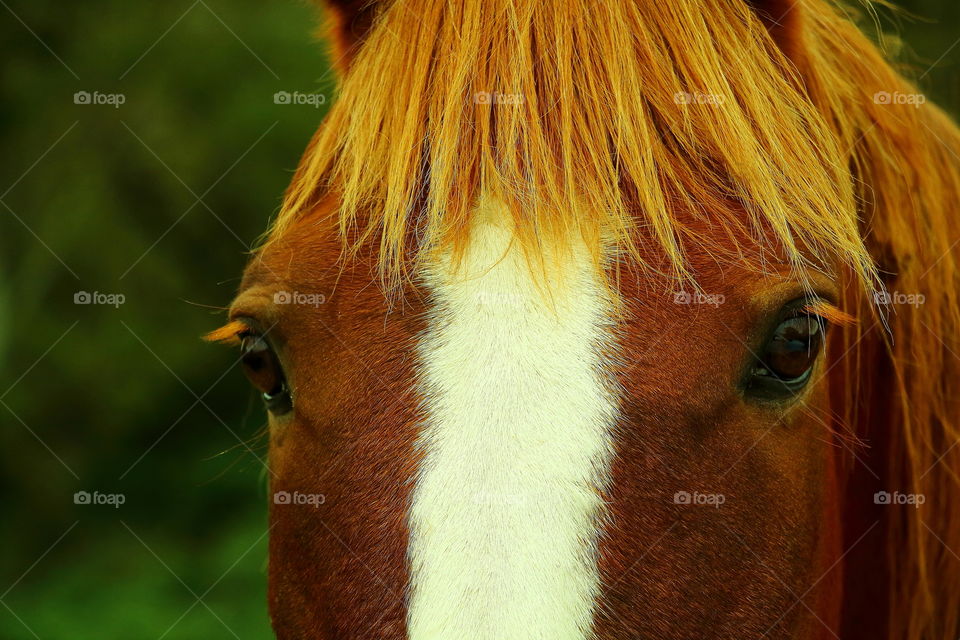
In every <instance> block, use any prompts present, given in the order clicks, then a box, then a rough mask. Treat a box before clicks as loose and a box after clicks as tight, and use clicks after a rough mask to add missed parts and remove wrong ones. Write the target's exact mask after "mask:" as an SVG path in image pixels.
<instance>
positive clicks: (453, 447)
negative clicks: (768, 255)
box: [231, 205, 840, 638]
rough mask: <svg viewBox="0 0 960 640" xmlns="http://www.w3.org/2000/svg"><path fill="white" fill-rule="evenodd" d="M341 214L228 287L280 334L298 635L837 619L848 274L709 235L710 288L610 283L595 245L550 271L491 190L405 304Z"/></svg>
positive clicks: (283, 619)
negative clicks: (787, 267)
mask: <svg viewBox="0 0 960 640" xmlns="http://www.w3.org/2000/svg"><path fill="white" fill-rule="evenodd" d="M493 208H494V209H495V207H493ZM326 209H329V205H328V206H327V207H326ZM326 213H327V211H326V210H324V208H321V210H318V211H317V212H316V213H315V214H314V215H312V216H310V217H307V218H305V219H303V220H302V221H300V222H299V223H298V224H297V225H295V226H294V227H293V228H291V229H290V230H289V231H287V232H286V233H285V234H284V236H283V237H282V238H280V239H279V240H278V241H277V242H275V243H273V244H271V245H269V246H268V247H267V248H266V249H265V250H264V251H263V252H261V253H260V254H259V255H257V256H256V257H255V259H254V261H253V262H252V264H251V265H250V266H249V267H248V269H247V272H246V277H245V280H244V284H243V288H242V292H241V294H240V295H239V297H238V298H237V300H236V301H235V303H234V305H233V307H232V311H231V317H232V318H233V319H234V320H239V321H242V322H243V323H244V324H245V325H246V326H247V327H249V329H248V332H249V333H250V334H253V335H262V336H264V338H263V340H265V341H266V343H268V344H265V343H264V342H261V341H257V340H251V341H250V343H249V344H250V345H255V348H254V349H253V350H254V351H257V352H259V356H260V357H258V358H254V361H253V362H252V365H253V366H251V363H248V367H247V368H248V373H250V375H251V379H252V380H253V381H254V383H255V385H257V387H258V388H260V389H261V390H265V389H266V390H268V391H273V392H274V393H273V395H272V396H271V398H270V399H269V400H268V409H270V455H269V461H270V467H271V474H270V480H271V495H272V496H273V499H272V503H271V507H270V520H271V527H272V529H271V543H270V609H271V615H272V618H273V623H274V626H275V629H276V630H277V633H278V635H279V636H280V637H283V638H301V637H302V638H307V637H310V638H372V637H378V638H379V637H383V638H402V637H411V638H421V637H444V638H446V637H476V638H485V637H495V636H494V635H489V634H490V633H496V634H498V635H496V637H516V638H528V637H530V638H533V637H565V638H566V637H570V638H574V637H590V634H591V633H592V634H594V637H598V638H636V637H643V638H646V637H651V638H653V637H657V638H692V637H697V638H727V637H748V636H755V635H756V636H761V635H763V634H766V635H768V636H770V637H791V638H808V637H810V638H812V637H821V635H822V634H827V635H828V636H829V632H828V630H827V628H828V627H835V626H836V617H837V602H838V601H839V599H838V598H836V597H835V596H836V589H837V585H838V584H839V581H840V576H839V575H838V572H837V571H836V570H835V569H833V567H832V565H833V564H834V563H835V561H836V560H837V559H838V556H839V553H840V552H839V548H838V545H839V541H838V540H836V539H835V536H834V535H833V532H834V531H836V530H837V514H836V513H835V511H834V505H835V503H836V501H835V500H833V499H831V493H832V492H833V490H834V489H833V487H834V478H833V473H832V468H833V467H832V459H833V447H832V445H831V443H832V434H831V432H830V428H829V427H828V426H827V425H828V424H829V423H830V421H829V419H828V416H829V415H830V404H829V397H828V395H829V394H828V389H827V387H826V383H825V375H826V372H827V370H828V369H829V367H830V364H829V362H828V359H827V356H826V354H825V353H823V351H824V350H825V345H824V344H823V343H824V342H825V340H823V339H822V335H820V334H817V332H819V331H823V330H825V329H826V324H828V323H821V322H819V321H818V320H817V321H811V320H810V319H811V318H813V316H814V315H815V312H814V311H810V309H816V308H817V306H816V305H824V304H825V303H829V301H831V300H834V299H836V296H837V294H838V292H837V290H836V284H835V282H833V281H832V280H830V279H827V278H825V277H823V276H818V275H813V276H812V278H813V280H812V283H808V284H807V285H806V286H801V283H799V282H796V281H794V280H792V279H791V278H790V276H789V274H788V273H787V272H786V271H785V272H784V273H779V274H778V273H777V272H776V270H775V269H768V271H767V273H766V274H765V275H759V274H758V273H757V271H756V270H753V269H748V268H746V267H744V266H738V265H737V263H724V262H722V261H718V260H717V259H716V257H715V256H713V257H708V256H699V257H697V256H693V257H692V261H691V267H692V270H693V271H694V273H695V276H696V279H697V283H698V285H699V287H700V289H699V290H698V291H695V290H693V289H691V288H689V287H688V288H687V290H685V291H683V290H678V288H677V286H676V285H675V284H672V283H671V282H670V281H668V280H667V279H666V278H662V279H661V278H658V277H655V276H652V275H650V273H649V272H647V273H645V275H644V276H642V277H640V276H638V275H636V274H637V273H639V271H632V270H630V269H627V270H626V271H624V272H622V273H621V274H620V276H619V277H618V278H613V277H611V282H616V283H617V284H616V287H615V289H616V290H615V291H613V292H612V293H611V292H609V291H608V290H607V288H606V287H604V286H603V284H602V282H601V280H602V278H601V277H600V276H598V274H596V273H595V271H594V270H593V269H592V267H591V266H590V265H589V260H586V259H584V256H583V254H582V253H578V251H577V248H576V247H574V248H573V249H572V250H571V251H568V252H563V253H560V252H558V254H557V256H554V257H552V258H556V259H552V258H551V260H550V261H549V264H552V265H554V266H552V267H550V269H552V270H553V273H555V274H558V275H556V277H555V278H553V277H552V276H549V275H548V276H547V278H546V279H545V280H542V281H540V280H536V279H535V278H533V276H531V275H530V273H531V272H530V271H529V268H528V267H529V264H528V262H527V261H526V260H525V259H523V258H522V257H521V256H518V255H517V252H516V250H515V248H513V247H512V244H511V242H510V240H509V231H508V230H505V228H504V225H501V224H498V223H497V221H496V215H495V212H494V213H491V214H490V215H485V216H482V217H483V219H484V220H487V221H488V222H487V223H484V225H481V226H479V227H478V228H476V229H475V230H474V232H473V234H472V236H471V237H472V239H471V241H470V246H468V248H467V250H466V253H465V256H464V258H463V259H462V261H461V263H459V264H458V265H457V266H454V265H453V264H452V263H450V262H444V261H443V260H442V259H440V260H438V261H437V262H436V264H434V265H433V266H431V267H427V268H425V269H424V272H423V274H422V276H421V277H420V278H419V280H418V281H417V282H416V283H414V284H413V285H411V286H410V287H408V289H407V290H406V291H404V293H403V297H402V300H400V301H394V302H393V303H391V302H390V301H388V299H387V298H386V297H385V296H384V294H383V292H382V290H381V289H380V288H379V287H378V286H377V284H376V281H375V274H374V270H373V268H372V263H371V262H370V261H368V260H366V258H365V257H363V256H361V257H359V258H358V259H356V260H353V261H350V262H349V263H346V264H342V263H341V262H340V261H339V259H340V257H341V253H340V250H341V246H340V241H339V239H338V237H337V235H336V233H335V230H334V229H333V228H332V227H331V226H330V225H329V223H327V222H325V220H326V216H325V214H326ZM491 220H492V222H490V221H491ZM703 233H704V234H709V233H710V231H709V230H708V229H704V230H703ZM653 260H654V258H653V256H651V261H653ZM813 298H816V300H814V299H813ZM828 315H829V314H828ZM812 334H817V335H816V336H813V335H812ZM804 341H806V342H804ZM801 343H802V345H801ZM798 345H801V346H803V345H806V346H804V347H803V348H804V349H807V351H806V352H805V353H804V352H801V351H802V350H801V351H798V348H799V347H798ZM785 346H786V347H789V348H791V349H792V350H793V351H792V352H791V353H789V354H787V355H786V356H784V351H783V349H784V348H785ZM264 349H269V351H268V353H269V354H272V355H269V356H264V353H263V351H264ZM264 371H267V373H264ZM770 375H773V376H774V378H777V376H779V377H780V378H782V380H776V379H774V380H772V381H771V379H770V377H769V376H770ZM265 376H266V382H265V381H264V377H265ZM281 376H282V378H283V380H285V388H281V387H282V386H283V385H280V382H279V379H280V377H281ZM801 378H803V379H802V380H801V381H800V382H797V381H796V380H797V379H801ZM270 387H272V389H268V388H270ZM285 393H289V401H285V400H284V399H283V398H282V397H281V398H278V397H277V396H278V395H282V394H285ZM485 633H486V634H488V635H484V634H485ZM503 634H506V635H503Z"/></svg>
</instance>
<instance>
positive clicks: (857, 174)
mask: <svg viewBox="0 0 960 640" xmlns="http://www.w3.org/2000/svg"><path fill="white" fill-rule="evenodd" d="M405 5H406V3H404V2H399V1H398V2H392V1H391V2H384V3H383V8H382V9H381V10H380V12H379V14H378V16H377V19H376V20H375V21H374V24H373V27H372V29H371V31H370V33H369V34H368V35H367V36H366V38H365V41H364V43H363V46H362V47H360V48H359V49H358V51H357V52H356V57H355V59H354V60H353V61H352V63H351V65H350V68H349V70H348V71H346V73H345V75H344V77H343V79H342V83H341V87H340V95H339V97H338V99H337V101H336V103H335V104H334V105H333V106H332V108H331V110H330V112H329V114H328V115H327V117H326V119H325V121H324V123H323V125H322V126H321V127H320V129H319V131H318V133H317V134H316V136H315V138H314V140H313V141H312V142H311V145H310V147H309V149H308V150H307V152H306V154H305V156H304V158H303V160H302V162H301V165H300V167H299V169H298V171H297V174H296V176H295V178H294V180H293V182H292V184H291V186H290V189H289V191H288V193H287V197H286V200H285V203H284V207H283V210H282V212H281V214H280V216H279V218H278V220H277V221H276V224H275V226H274V228H273V230H272V233H271V238H274V239H275V238H278V237H280V236H282V235H283V233H284V231H285V230H286V229H288V228H289V227H290V226H291V225H292V224H293V223H294V222H295V221H296V220H298V219H299V218H300V217H301V216H303V215H304V214H305V213H306V212H308V211H310V210H312V209H313V208H314V207H315V206H316V205H317V203H318V202H319V201H320V200H321V199H322V198H324V197H326V196H327V195H331V194H332V195H335V197H336V198H338V199H339V201H340V206H339V207H338V209H337V211H336V216H337V220H338V222H339V229H340V232H341V235H342V238H343V242H344V248H345V252H346V255H350V254H351V253H354V252H356V251H357V250H359V249H360V248H361V247H365V246H372V247H373V249H374V250H375V253H374V255H376V256H377V259H378V263H379V268H380V273H381V276H382V278H383V279H384V281H385V282H386V284H387V285H388V287H396V286H397V285H399V284H401V283H402V282H404V281H405V280H406V279H407V277H408V276H409V275H410V274H413V273H416V271H417V268H418V265H419V264H420V263H421V262H422V261H423V260H426V259H430V258H431V256H433V255H434V254H435V252H437V251H439V250H441V249H446V248H450V247H453V248H454V250H455V253H456V252H457V251H461V250H462V248H463V247H464V244H465V239H466V235H467V233H468V229H469V224H470V217H471V212H472V211H473V208H474V205H475V203H476V202H477V200H478V198H479V197H480V195H481V194H490V195H492V196H493V197H496V198H498V199H499V200H501V201H502V202H504V203H505V204H506V205H507V207H508V208H509V210H510V211H511V212H512V215H513V218H514V222H515V234H516V238H517V239H518V241H519V242H521V243H522V246H523V247H524V249H525V250H526V252H527V254H528V255H530V256H538V255H541V253H542V252H541V251H540V247H541V243H544V242H547V241H549V242H550V243H558V242H559V243H561V244H562V243H563V242H565V241H568V239H569V238H571V237H572V236H573V235H574V234H576V235H578V236H580V237H582V238H584V239H586V241H587V245H588V246H590V247H592V248H594V250H595V258H596V260H597V263H598V266H599V263H600V259H601V257H600V256H601V248H602V246H605V244H606V243H614V244H615V245H616V246H617V247H618V248H619V250H620V251H621V252H622V253H623V254H625V255H629V256H632V257H633V259H634V260H635V261H636V262H637V263H639V264H641V265H642V264H644V260H645V256H649V255H650V253H651V250H655V251H656V252H658V253H660V254H663V255H664V256H666V258H667V259H668V261H669V264H670V265H672V269H673V271H674V273H675V274H676V275H677V276H681V277H683V276H686V275H689V274H688V271H687V261H686V256H688V255H690V254H691V253H693V252H696V251H703V250H712V249H713V247H707V246H705V245H704V242H705V241H704V240H703V239H702V238H700V237H698V236H697V234H696V233H695V228H696V226H697V225H696V224H694V223H698V222H702V223H704V224H708V223H709V224H712V225H721V226H726V227H727V228H729V229H731V230H737V231H739V232H745V233H740V234H737V233H730V234H729V235H730V238H731V242H733V240H732V238H734V237H737V236H738V235H740V236H742V237H748V238H751V241H752V242H755V243H758V244H761V245H766V246H769V247H770V248H771V249H774V250H775V251H776V252H777V253H778V254H779V255H785V256H786V259H787V260H788V261H789V262H790V263H791V264H792V265H794V266H795V267H796V268H797V270H798V272H802V271H803V270H804V269H807V268H811V267H813V268H822V266H823V265H833V266H839V267H840V268H841V271H842V272H843V273H846V274H848V275H849V278H850V281H851V285H850V286H848V287H847V289H846V292H845V296H846V300H845V301H844V303H845V306H846V308H847V309H849V310H851V311H854V312H856V313H858V314H859V315H860V316H861V318H871V317H874V318H878V319H879V318H880V315H874V314H885V313H886V311H885V310H883V309H880V310H879V311H878V310H877V305H876V304H874V302H875V300H874V296H873V286H874V284H875V283H877V282H879V281H880V280H881V279H883V280H884V281H885V282H886V286H887V287H888V288H889V289H890V290H891V291H894V290H895V291H899V292H905V293H921V294H923V295H924V296H925V300H926V301H925V304H924V305H923V306H922V307H920V308H909V309H908V308H897V309H896V313H891V314H889V318H886V319H885V321H886V322H888V323H889V326H890V335H892V339H885V338H882V337H881V336H883V335H885V332H883V331H877V330H874V331H873V332H870V331H869V325H870V323H869V322H861V323H860V325H859V326H860V327H861V328H860V329H854V328H849V329H844V331H845V333H844V336H845V340H846V341H847V346H849V347H850V348H851V349H852V351H851V352H850V354H848V355H847V357H846V358H845V359H844V362H843V366H842V367H837V369H836V371H835V372H834V373H833V374H832V375H838V376H839V375H843V376H845V378H844V379H845V381H846V384H847V385H848V387H849V393H848V398H847V403H846V404H847V406H846V407H844V408H843V409H844V413H845V418H846V420H847V421H848V422H849V424H858V420H861V417H862V416H861V417H858V414H857V411H858V410H859V407H860V405H861V404H862V399H863V398H864V397H867V396H865V395H864V394H866V393H867V390H869V388H870V387H871V385H872V384H875V383H877V382H878V381H879V380H880V379H881V378H883V377H886V378H887V379H892V380H893V381H894V382H893V385H894V387H893V388H894V389H895V390H896V397H895V398H892V399H889V398H888V399H886V400H885V401H888V402H890V406H889V408H888V411H887V412H886V414H885V415H884V417H883V420H884V424H885V426H884V428H882V429H881V428H877V425H874V426H873V428H872V435H871V437H872V438H874V439H876V438H877V437H878V435H882V436H884V437H887V438H889V447H890V455H891V458H892V460H891V468H890V469H889V474H890V475H889V477H890V478H891V479H892V480H891V481H892V482H894V483H896V484H895V486H891V487H890V489H889V490H891V491H892V490H894V489H896V490H899V491H902V492H913V493H924V494H925V495H926V497H927V501H926V504H925V505H924V506H923V507H921V508H920V509H912V508H911V509H891V510H890V512H889V513H890V516H889V517H890V518H891V521H890V523H889V531H888V536H889V539H890V544H891V546H890V558H889V562H890V566H891V567H892V584H893V585H894V586H893V589H894V593H892V594H891V606H892V610H891V611H890V613H889V615H890V634H891V635H890V637H891V638H896V639H897V640H903V639H905V638H906V639H913V640H916V639H920V638H938V639H943V638H955V637H956V634H957V633H958V627H960V618H958V616H960V561H958V558H957V557H956V554H955V553H954V551H951V550H950V549H949V548H948V547H947V546H946V545H948V544H954V543H960V508H953V507H954V505H957V504H960V478H958V475H957V470H958V469H960V447H956V448H953V447H952V445H953V444H954V443H956V442H957V440H958V437H960V429H958V423H960V420H958V418H960V408H958V407H960V394H958V391H960V356H958V354H960V337H958V327H960V297H958V296H960V273H958V263H957V258H958V252H957V250H956V247H955V246H954V245H955V244H956V243H953V244H951V240H950V238H951V236H956V233H957V228H958V224H960V219H958V216H957V204H956V202H957V199H958V196H960V160H958V153H960V133H958V130H957V128H956V127H955V125H954V124H953V123H952V122H950V121H949V119H948V118H947V117H945V116H944V115H943V114H942V113H941V112H940V111H939V110H938V109H937V108H936V107H934V106H932V105H930V104H924V105H920V106H919V107H918V106H917V105H915V104H902V103H899V102H898V101H897V100H890V101H885V100H884V99H883V97H882V96H883V95H887V96H897V95H914V94H916V93H917V90H916V89H915V88H914V87H913V86H912V85H911V84H910V83H909V82H907V81H906V80H904V79H903V78H902V77H901V76H900V75H898V73H897V72H895V71H894V70H893V69H892V68H891V66H890V65H889V63H887V62H886V61H885V60H884V59H883V56H882V55H881V53H880V52H879V51H878V49H877V48H876V47H875V46H874V45H873V44H872V43H871V42H870V41H869V40H868V39H867V38H866V37H864V36H863V35H862V34H861V32H860V31H859V30H858V29H857V28H856V27H855V25H854V24H853V23H852V22H851V21H850V20H849V18H848V17H846V14H845V13H843V12H842V11H840V10H839V9H838V8H836V7H835V6H833V5H832V4H830V3H827V2H825V1H824V0H797V2H796V8H795V9H793V10H794V11H797V12H799V13H798V19H799V20H800V21H801V25H802V28H801V30H800V36H799V37H800V40H799V42H798V43H797V45H796V47H794V48H795V49H796V55H791V57H790V58H788V57H787V56H786V55H785V54H784V53H783V52H782V50H781V48H780V47H778V45H777V43H776V42H774V40H773V38H772V37H771V36H770V34H769V33H768V31H767V28H766V27H765V25H764V24H763V22H762V21H761V20H760V19H759V18H758V17H757V15H756V13H755V12H754V11H753V10H752V9H751V8H750V7H749V6H748V4H747V3H746V2H734V1H731V0H703V1H700V2H679V1H678V2H671V1H664V2H592V1H591V2H587V1H586V0H563V1H562V2H559V1H558V2H542V1H539V0H485V1H483V2H451V1H449V0H422V1H420V2H418V3H417V10H416V11H415V12H414V11H411V10H409V9H408V8H407V7H406V6H405ZM877 96H880V97H879V98H878V97H877ZM951 218H952V219H951ZM951 223H953V224H951ZM874 343H876V344H882V348H880V349H876V350H875V351H876V352H877V354H878V355H876V357H875V358H873V361H871V362H864V361H863V359H864V358H866V356H865V355H864V356H863V357H862V358H861V357H860V356H859V355H858V354H868V353H872V352H871V351H868V350H866V346H867V345H869V344H874ZM841 372H842V373H841ZM881 400H883V399H880V398H876V397H875V396H874V397H872V402H875V403H876V402H880V401H881ZM941 456H942V457H941ZM955 549H957V550H960V544H957V545H956V546H955Z"/></svg>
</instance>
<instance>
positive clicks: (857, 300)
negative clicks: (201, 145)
mask: <svg viewBox="0 0 960 640" xmlns="http://www.w3.org/2000/svg"><path fill="white" fill-rule="evenodd" d="M325 11H326V14H327V16H328V20H327V24H328V34H329V41H330V43H331V57H332V59H333V60H334V65H333V66H334V67H335V68H336V70H337V73H338V95H337V98H336V100H335V101H334V103H333V104H332V106H331V107H330V110H329V112H328V113H327V115H326V116H325V117H324V120H323V122H322V123H321V124H320V126H319V128H318V130H317V132H316V134H315V136H314V137H313V139H312V140H311V142H310V143H309V145H308V147H307V149H306V151H305V153H304V155H303V158H302V160H301V162H300V164H299V167H298V169H297V170H296V172H295V174H294V176H293V179H292V182H291V184H290V187H289V188H288V190H287V192H286V195H285V197H284V204H283V206H282V208H281V210H280V212H279V214H277V217H276V219H275V220H274V221H273V222H272V224H271V227H270V231H269V232H268V234H267V236H266V237H265V239H264V241H263V242H262V244H261V245H260V246H259V248H258V249H257V251H256V252H255V253H254V255H253V256H252V258H251V260H250V263H249V264H248V266H247V269H246V271H245V274H244V278H243V280H242V284H241V286H240V290H239V293H238V295H237V297H236V298H235V300H234V301H233V303H232V305H231V307H230V311H229V320H228V323H227V324H226V325H225V326H223V327H221V328H220V329H217V330H215V331H213V332H212V333H211V334H210V336H209V338H210V339H211V340H214V341H220V342H226V343H230V344H235V345H239V347H240V356H239V357H240V361H241V362H242V367H243V369H244V371H245V372H246V374H247V376H248V377H249V378H250V380H251V382H252V383H253V386H254V387H255V389H256V390H257V391H258V392H259V393H261V394H262V396H263V399H264V402H265V406H266V411H267V414H268V416H269V456H268V463H269V464H268V466H269V479H270V493H271V495H272V500H271V504H270V507H269V514H270V516H269V518H270V527H271V530H270V544H269V563H268V566H269V569H268V574H269V575H268V581H269V589H268V601H269V612H270V616H271V622H272V625H273V628H274V631H275V633H276V634H277V636H278V637H280V638H323V639H333V638H338V639H348V638H350V639H366V638H384V639H400V638H409V639H410V640H426V639H431V640H433V639H440V640H447V639H452V640H493V639H509V640H527V639H530V640H533V639H541V638H550V639H552V640H559V639H564V640H566V639H570V640H573V639H588V638H589V639H597V640H620V639H626V638H631V639H634V638H671V639H673V638H677V639H686V638H698V639H703V638H715V639H720V638H738V639H739V638H792V639H801V638H802V639H807V638H817V639H823V638H844V639H848V638H854V639H856V638H891V639H897V640H904V639H908V640H920V639H924V640H927V639H938V640H943V639H947V638H956V637H958V634H960V556H958V554H960V511H958V510H956V509H955V508H954V507H955V505H957V504H958V500H960V478H958V471H960V447H957V446H956V445H957V442H958V436H960V433H958V427H960V420H958V417H960V408H958V393H957V392H958V391H960V382H958V381H960V356H958V354H960V336H958V330H957V329H958V326H960V324H958V321H960V271H958V256H960V250H958V244H960V240H958V235H957V226H958V222H960V220H958V218H957V203H958V202H960V155H958V154H960V132H958V129H957V127H956V126H955V125H954V123H953V122H952V121H951V120H950V118H949V117H948V116H946V115H945V114H944V113H943V112H942V111H941V110H940V109H938V108H937V107H936V106H935V105H933V104H931V103H929V102H928V101H927V100H926V98H925V96H924V95H923V94H922V93H920V92H919V90H918V89H917V88H916V87H915V86H914V85H913V84H911V82H910V81H909V80H908V79H906V78H905V76H904V75H902V74H901V73H900V72H899V71H897V70H896V69H895V68H894V66H893V64H892V63H891V62H889V61H888V60H887V59H886V58H885V54H884V52H883V51H881V49H880V48H879V46H877V45H876V44H874V43H873V42H872V41H871V39H870V38H869V37H868V36H867V35H865V34H864V32H862V31H861V29H860V27H859V26H858V25H859V24H862V23H864V22H866V23H867V24H869V20H870V17H871V16H872V15H873V11H874V8H873V7H872V6H870V5H865V6H864V7H860V8H859V9H855V8H853V7H849V6H845V5H842V4H838V3H834V2H831V1H828V0H781V1H776V0H753V1H747V0H697V1H693V0H675V1H673V2H650V1H648V0H610V1H609V2H588V1H587V0H539V1H535V0H485V1H484V2H470V1H465V0H406V1H404V0H373V1H367V0H363V1H361V0H331V1H330V2H329V3H327V4H326V5H325Z"/></svg>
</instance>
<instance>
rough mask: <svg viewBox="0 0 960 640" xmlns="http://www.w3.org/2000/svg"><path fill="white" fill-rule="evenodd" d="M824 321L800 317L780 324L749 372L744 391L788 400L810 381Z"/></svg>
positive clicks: (818, 318)
mask: <svg viewBox="0 0 960 640" xmlns="http://www.w3.org/2000/svg"><path fill="white" fill-rule="evenodd" d="M824 325H825V321H824V319H823V318H821V317H819V316H816V315H810V314H801V315H797V316H795V317H791V318H787V319H786V320H783V321H782V322H781V323H780V324H779V325H777V328H776V329H775V330H774V332H773V335H772V336H771V337H770V338H769V339H768V340H767V343H766V344H765V345H764V347H763V352H762V353H760V354H758V355H759V356H760V360H759V361H757V362H756V363H755V364H754V366H753V369H752V370H751V372H750V380H749V381H748V384H747V390H748V392H750V393H753V394H756V395H760V396H763V397H767V398H789V397H790V396H793V395H796V394H797V393H799V392H800V391H801V390H803V388H804V387H805V386H806V384H807V382H808V381H809V380H810V372H811V371H813V365H814V364H816V361H817V357H818V356H819V355H820V352H821V351H822V349H823V333H824Z"/></svg>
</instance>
